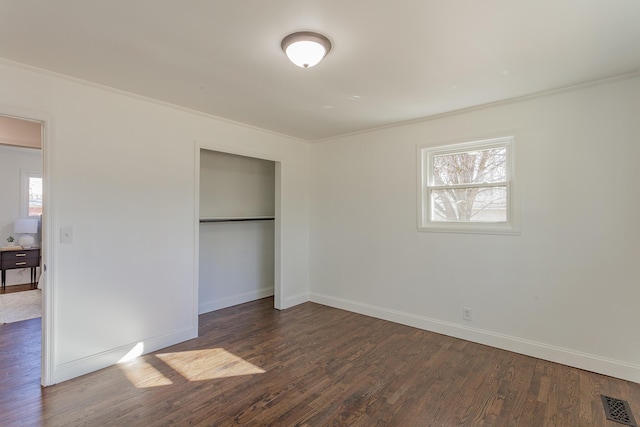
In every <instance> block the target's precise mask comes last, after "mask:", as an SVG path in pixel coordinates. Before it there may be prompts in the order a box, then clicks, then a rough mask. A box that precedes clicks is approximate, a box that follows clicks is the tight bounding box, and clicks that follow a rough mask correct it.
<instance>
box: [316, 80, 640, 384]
mask: <svg viewBox="0 0 640 427" xmlns="http://www.w3.org/2000/svg"><path fill="white" fill-rule="evenodd" d="M638 117H640V78H634V79H627V80H620V81H614V82H609V83H607V84H601V85H594V86H590V87H585V88H582V89H576V90H571V91H565V92H561V93H556V94H550V95H546V96H542V97H536V98H530V99H528V100H523V101H520V102H516V103H506V104H502V105H496V106H491V107H488V108H482V109H476V110H473V111H468V112H462V113H459V114H453V115H449V116H444V117H440V118H436V119H433V120H425V121H421V122H417V123H412V124H407V125H404V126H399V127H392V128H388V129H383V130H379V131H375V132H370V133H362V134H358V135H352V136H348V137H344V138H338V139H335V140H331V141H325V142H321V143H318V144H314V145H313V146H312V150H311V151H312V152H311V155H312V178H311V182H312V187H311V195H312V199H311V208H312V209H311V212H312V215H311V250H310V256H311V270H310V277H311V291H312V293H311V299H312V300H313V301H317V302H321V303H324V304H328V305H333V306H336V307H342V308H346V309H350V310H354V311H357V312H361V313H366V314H369V315H373V316H377V317H381V318H387V319H390V320H394V321H398V322H401V323H405V324H411V325H414V326H418V327H422V328H425V329H430V330H434V331H437V332H442V333H445V334H449V335H453V336H457V337H461V338H466V339H470V340H473V341H477V342H481V343H485V344H489V345H493V346H497V347H501V348H505V349H509V350H513V351H518V352H522V353H525V354H530V355H533V356H537V357H541V358H545V359H549V360H554V361H558V362H561V363H565V364H568V365H573V366H577V367H580V368H584V369H587V370H592V371H596V372H601V373H604V374H608V375H612V376H617V377H621V378H626V379H629V380H632V381H636V382H640V340H638V339H637V335H638V333H637V330H638V325H639V321H638V315H637V313H638V302H639V301H640V286H639V282H638V280H639V279H638V278H639V277H640V263H639V262H638V260H639V259H640V227H638V212H640V198H638V197H637V196H638V183H640V167H639V166H638V161H639V159H640V144H639V143H638V142H639V141H640V120H638ZM509 129H516V130H517V131H518V134H517V140H516V144H517V145H516V148H517V159H516V162H517V163H516V167H517V184H518V192H519V195H520V196H521V210H522V235H521V236H500V235H472V234H447V233H428V232H418V231H417V229H416V203H417V200H416V185H417V183H416V182H417V179H416V176H417V171H416V168H417V165H416V163H417V162H416V155H417V154H416V147H417V146H418V145H422V144H428V145H434V146H435V145H438V144H440V143H441V142H442V141H449V140H456V139H459V138H466V137H470V138H473V137H476V136H487V135H492V134H493V133H496V132H502V131H504V130H509ZM463 307H468V308H471V309H472V313H473V319H472V321H471V322H465V321H463V320H462V309H463Z"/></svg>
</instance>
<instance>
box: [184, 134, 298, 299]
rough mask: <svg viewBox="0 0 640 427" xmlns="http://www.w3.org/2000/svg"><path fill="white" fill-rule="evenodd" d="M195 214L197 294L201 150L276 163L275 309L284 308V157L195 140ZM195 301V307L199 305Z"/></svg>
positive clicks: (196, 279) (196, 281)
mask: <svg viewBox="0 0 640 427" xmlns="http://www.w3.org/2000/svg"><path fill="white" fill-rule="evenodd" d="M194 147H195V151H196V154H195V164H194V169H195V194H194V199H195V212H194V214H195V216H194V222H195V227H194V242H195V248H194V250H195V253H194V278H195V281H194V287H195V290H194V292H195V295H198V287H199V277H198V272H199V268H200V267H199V265H200V227H199V225H200V150H211V151H218V152H221V153H227V154H235V155H238V156H245V157H253V158H256V159H261V160H269V161H272V162H274V163H275V175H276V176H275V219H274V232H273V233H274V236H273V237H274V269H273V273H274V274H273V296H274V298H273V301H274V303H273V304H274V308H277V309H278V310H282V309H283V308H284V306H285V304H284V287H283V286H282V265H283V264H282V242H283V241H284V239H283V236H282V233H283V229H282V199H283V194H282V174H283V173H284V170H285V166H284V164H283V161H282V158H281V157H279V156H274V155H273V154H271V153H265V152H261V151H257V150H252V149H247V148H241V147H236V146H230V145H225V144H218V143H215V142H210V141H209V142H207V141H201V140H195V144H194ZM197 304H198V301H196V308H197V307H198V305H197Z"/></svg>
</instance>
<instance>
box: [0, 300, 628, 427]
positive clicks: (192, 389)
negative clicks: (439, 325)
mask: <svg viewBox="0 0 640 427" xmlns="http://www.w3.org/2000/svg"><path fill="white" fill-rule="evenodd" d="M272 307H273V300H272V299H271V298H267V299H263V300H258V301H254V302H251V303H247V304H243V305H239V306H235V307H231V308H227V309H224V310H219V311H216V312H212V313H208V314H204V315H202V316H200V337H199V338H197V339H194V340H191V341H189V342H186V343H182V344H179V345H176V346H173V347H170V348H167V349H163V350H161V351H158V352H156V353H154V354H149V355H146V356H143V357H139V358H137V359H135V360H133V361H131V362H128V363H124V364H120V365H116V366H112V367H109V368H106V369H103V370H101V371H98V372H95V373H92V374H89V375H85V376H83V377H80V378H76V379H73V380H70V381H67V382H64V383H61V384H57V385H55V386H51V387H47V388H41V387H40V386H39V385H38V384H39V375H40V367H39V365H40V360H39V354H40V348H39V346H40V320H39V319H34V320H27V321H23V322H17V323H13V324H8V325H4V326H0V354H1V356H0V375H1V377H0V390H1V395H0V425H2V426H37V425H46V426H80V425H82V426H167V425H176V426H185V425H202V426H228V425H239V424H244V425H250V426H261V425H270V426H294V425H298V426H328V425H331V426H341V425H344V426H367V427H369V426H459V425H478V426H480V425H483V426H527V427H528V426H620V425H621V424H617V423H614V422H612V421H607V420H606V419H605V415H604V410H603V408H602V404H601V400H600V394H605V395H609V396H612V397H616V398H620V399H624V400H627V401H628V402H629V403H630V405H631V408H632V411H633V414H634V416H635V417H636V420H638V417H639V416H640V384H636V383H632V382H627V381H622V380H618V379H615V378H611V377H607V376H603V375H599V374H594V373H590V372H586V371H582V370H579V369H575V368H571V367H567V366H563V365H559V364H556V363H551V362H546V361H543V360H539V359H534V358H531V357H527V356H522V355H519V354H515V353H510V352H508V351H503V350H498V349H495V348H491V347H486V346H483V345H479V344H474V343H471V342H467V341H463V340H459V339H455V338H450V337H446V336H443V335H438V334H434V333H430V332H426V331H422V330H419V329H414V328H410V327H407V326H402V325H398V324H395V323H391V322H386V321H382V320H377V319H373V318H370V317H365V316H361V315H358V314H354V313H349V312H346V311H342V310H337V309H333V308H329V307H325V306H321V305H318V304H313V303H305V304H301V305H299V306H296V307H293V308H291V309H288V310H285V311H277V310H274V309H273V308H272Z"/></svg>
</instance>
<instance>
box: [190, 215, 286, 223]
mask: <svg viewBox="0 0 640 427" xmlns="http://www.w3.org/2000/svg"><path fill="white" fill-rule="evenodd" d="M274 219H275V217H273V216H233V217H216V218H200V223H201V224H202V223H205V222H240V221H270V220H274Z"/></svg>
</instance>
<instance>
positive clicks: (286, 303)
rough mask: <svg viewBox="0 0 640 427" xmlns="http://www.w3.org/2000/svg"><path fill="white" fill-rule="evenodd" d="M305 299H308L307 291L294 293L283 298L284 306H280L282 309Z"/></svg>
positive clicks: (303, 301) (305, 300) (300, 302)
mask: <svg viewBox="0 0 640 427" xmlns="http://www.w3.org/2000/svg"><path fill="white" fill-rule="evenodd" d="M307 301H309V293H308V292H303V293H301V294H298V295H294V296H292V297H289V298H285V300H284V307H282V308H283V309H287V308H291V307H293V306H296V305H298V304H302V303H305V302H307Z"/></svg>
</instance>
